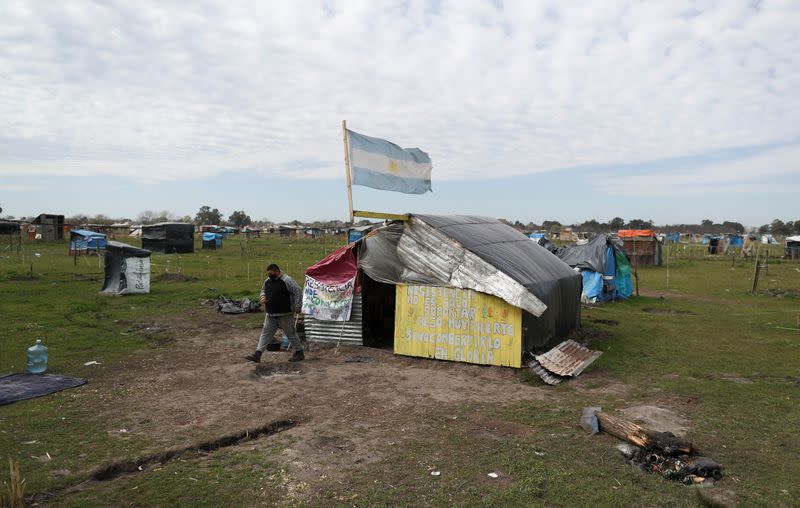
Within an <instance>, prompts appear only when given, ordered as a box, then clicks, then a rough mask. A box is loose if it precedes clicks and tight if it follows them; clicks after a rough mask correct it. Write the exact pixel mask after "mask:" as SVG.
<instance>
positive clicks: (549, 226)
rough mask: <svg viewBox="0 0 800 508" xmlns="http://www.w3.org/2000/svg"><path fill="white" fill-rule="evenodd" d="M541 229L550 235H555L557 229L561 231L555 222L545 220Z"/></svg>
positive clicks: (559, 224)
mask: <svg viewBox="0 0 800 508" xmlns="http://www.w3.org/2000/svg"><path fill="white" fill-rule="evenodd" d="M542 229H545V230H547V231H549V232H551V233H557V232H558V230H559V229H561V223H560V222H558V221H557V220H546V221H544V222H542Z"/></svg>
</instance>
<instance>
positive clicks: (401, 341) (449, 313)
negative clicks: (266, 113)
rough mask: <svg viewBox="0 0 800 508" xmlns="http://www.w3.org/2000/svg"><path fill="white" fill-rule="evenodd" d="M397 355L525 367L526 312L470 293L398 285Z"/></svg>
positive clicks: (449, 289) (481, 295)
mask: <svg viewBox="0 0 800 508" xmlns="http://www.w3.org/2000/svg"><path fill="white" fill-rule="evenodd" d="M396 291H397V293H396V295H397V301H396V304H395V318H394V352H395V353H396V354H399V355H406V356H420V357H423V358H436V359H438V360H453V361H457V362H466V363H478V364H482V365H504V366H507V367H520V366H521V363H522V311H521V310H520V309H519V308H517V307H514V306H513V305H511V304H509V303H506V302H505V301H503V300H501V299H500V298H497V297H496V296H492V295H487V294H485V293H479V292H477V291H472V290H470V289H456V288H444V287H433V286H413V285H406V284H398V285H397V290H396Z"/></svg>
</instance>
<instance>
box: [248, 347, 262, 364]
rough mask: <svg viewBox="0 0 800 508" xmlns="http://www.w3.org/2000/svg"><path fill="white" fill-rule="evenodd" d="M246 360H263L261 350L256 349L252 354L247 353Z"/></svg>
mask: <svg viewBox="0 0 800 508" xmlns="http://www.w3.org/2000/svg"><path fill="white" fill-rule="evenodd" d="M244 359H245V360H250V361H251V362H256V363H259V362H260V361H261V351H258V350H256V352H255V353H253V354H252V355H247V356H245V357H244Z"/></svg>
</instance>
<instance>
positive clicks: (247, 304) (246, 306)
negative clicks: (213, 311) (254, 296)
mask: <svg viewBox="0 0 800 508" xmlns="http://www.w3.org/2000/svg"><path fill="white" fill-rule="evenodd" d="M260 308H261V304H259V303H258V302H254V301H252V300H251V299H249V298H242V299H241V300H231V299H230V298H228V297H227V296H225V295H220V296H218V297H217V312H221V313H223V314H244V313H246V312H258V310H259V309H260Z"/></svg>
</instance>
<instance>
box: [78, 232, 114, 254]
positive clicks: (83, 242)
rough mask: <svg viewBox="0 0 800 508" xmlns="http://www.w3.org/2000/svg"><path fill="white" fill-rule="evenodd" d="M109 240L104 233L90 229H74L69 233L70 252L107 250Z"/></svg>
mask: <svg viewBox="0 0 800 508" xmlns="http://www.w3.org/2000/svg"><path fill="white" fill-rule="evenodd" d="M106 243H107V238H106V235H105V234H103V233H98V232H97V231H89V230H88V229H73V230H71V231H70V232H69V252H70V253H71V254H72V253H80V252H90V251H93V252H98V251H100V250H101V249H105V248H106Z"/></svg>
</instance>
